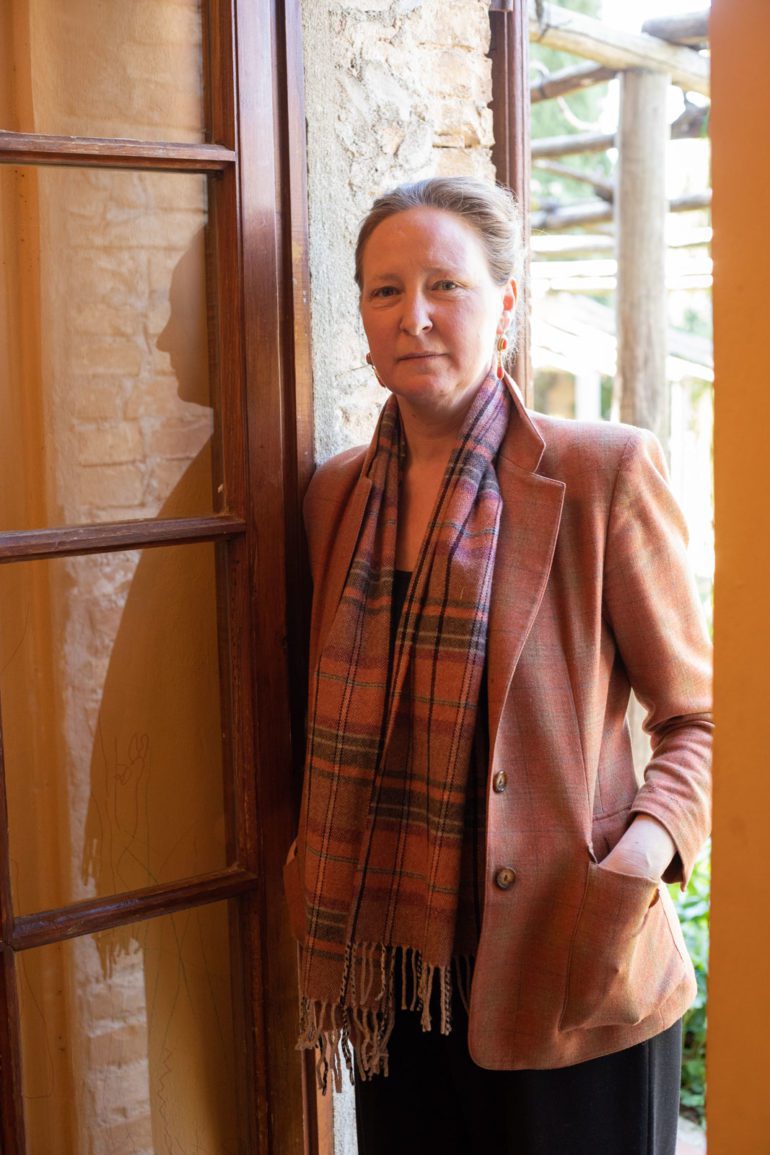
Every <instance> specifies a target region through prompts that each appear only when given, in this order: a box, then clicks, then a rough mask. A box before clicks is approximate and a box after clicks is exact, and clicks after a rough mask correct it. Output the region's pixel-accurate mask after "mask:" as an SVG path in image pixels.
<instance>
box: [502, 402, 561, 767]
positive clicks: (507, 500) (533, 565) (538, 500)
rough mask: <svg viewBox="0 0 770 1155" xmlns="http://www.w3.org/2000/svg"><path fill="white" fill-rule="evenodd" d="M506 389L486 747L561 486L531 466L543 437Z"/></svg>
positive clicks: (528, 624)
mask: <svg viewBox="0 0 770 1155" xmlns="http://www.w3.org/2000/svg"><path fill="white" fill-rule="evenodd" d="M509 384H510V383H509ZM511 392H512V396H513V402H514V411H513V412H512V414H511V420H510V422H509V426H508V432H507V434H506V437H505V440H504V442H503V444H502V446H501V447H500V453H499V455H498V459H497V477H498V482H499V485H500V492H501V495H502V498H503V508H502V513H501V516H500V530H499V534H498V541H497V556H496V558H495V573H494V578H493V579H492V597H491V604H490V611H489V638H488V644H487V681H488V693H489V741H490V751H493V750H494V745H495V739H496V737H497V730H498V726H499V723H500V717H501V715H502V712H503V707H504V705H505V699H506V696H507V694H508V687H509V686H510V683H511V678H512V677H513V673H514V670H515V669H516V664H517V662H518V660H519V657H520V655H521V651H522V649H523V647H524V643H525V641H526V640H527V635H528V634H529V631H530V629H531V628H532V623H533V622H534V620H535V616H536V614H537V611H538V609H539V607H540V603H541V601H542V599H543V594H544V593H545V587H546V584H547V582H548V575H549V574H550V571H551V563H552V561H553V554H554V549H555V547H556V538H557V535H558V532H559V524H560V521H561V511H562V505H563V502H564V491H565V485H564V482H562V481H555V480H553V479H552V478H550V477H543V476H542V475H540V474H538V473H535V472H534V471H535V469H537V466H538V465H539V463H540V459H541V457H542V454H543V450H544V448H545V446H544V442H543V439H542V437H541V436H540V434H539V432H538V431H537V430H536V429H535V427H534V425H533V424H532V421H531V419H530V417H529V415H528V414H527V412H526V410H525V408H524V405H523V403H522V401H521V400H520V398H519V396H518V394H517V393H516V392H515V391H514V389H512V390H511Z"/></svg>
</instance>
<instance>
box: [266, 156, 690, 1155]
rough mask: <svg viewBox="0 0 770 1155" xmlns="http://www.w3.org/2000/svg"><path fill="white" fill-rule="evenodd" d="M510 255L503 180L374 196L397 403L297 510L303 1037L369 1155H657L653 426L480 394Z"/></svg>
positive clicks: (660, 709) (514, 248)
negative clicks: (579, 417)
mask: <svg viewBox="0 0 770 1155" xmlns="http://www.w3.org/2000/svg"><path fill="white" fill-rule="evenodd" d="M520 265H521V251H520V243H519V231H518V226H517V220H516V212H515V208H514V206H513V203H512V201H511V199H510V197H509V196H508V195H507V194H506V193H505V192H504V191H503V190H500V189H494V188H491V187H487V186H486V185H484V184H481V183H479V182H476V181H472V180H468V179H461V178H454V179H444V180H442V179H437V180H431V181H424V182H420V183H418V184H415V185H407V186H403V187H402V188H399V189H396V190H394V191H393V192H392V193H390V194H388V195H386V196H384V197H381V198H380V199H379V200H377V201H376V202H375V204H374V206H373V208H372V210H371V212H370V213H369V215H368V216H367V218H366V219H365V221H364V223H363V226H362V229H361V232H360V235H359V241H358V247H357V253H356V279H357V283H358V286H359V289H360V293H361V296H360V305H361V316H362V319H363V325H364V330H365V332H366V336H367V339H368V342H369V350H370V352H369V356H368V358H367V359H368V360H369V361H370V363H371V365H372V367H373V369H374V372H375V373H376V375H377V377H378V380H379V381H380V383H381V384H382V385H383V387H384V388H385V389H387V390H388V391H389V393H390V396H389V398H388V400H387V402H386V404H385V406H384V409H383V412H382V415H381V418H380V421H379V424H378V427H377V430H376V431H375V434H374V437H373V440H372V442H371V445H370V446H369V447H368V448H363V449H357V450H353V451H350V452H348V453H343V454H340V455H339V456H338V457H335V458H334V459H332V460H331V461H329V462H327V463H326V464H325V465H323V466H322V467H321V468H320V469H319V470H318V472H317V473H316V475H315V477H314V478H313V481H312V483H311V486H310V489H309V491H308V495H307V500H306V507H305V513H306V525H307V532H308V540H309V545H310V556H311V566H312V572H313V582H314V603H313V612H312V623H311V664H310V669H311V687H310V700H309V713H308V717H309V736H308V754H307V768H306V779H305V790H304V795H303V804H302V812H301V817H300V828H299V836H298V840H297V844H296V846H295V847H294V848H293V849H292V852H291V854H290V856H289V861H288V862H287V868H286V874H287V892H288V894H289V898H290V907H291V909H292V917H293V924H294V926H295V930H296V933H297V936H298V938H299V939H300V942H301V947H302V949H301V952H300V957H301V962H300V976H299V979H300V995H301V1019H302V1025H301V1036H300V1043H299V1045H300V1046H301V1047H317V1048H318V1053H319V1056H320V1057H319V1075H320V1078H321V1080H322V1083H324V1082H325V1080H326V1077H327V1072H328V1070H329V1068H331V1070H332V1072H333V1075H334V1077H335V1079H336V1080H339V1077H340V1056H342V1059H343V1061H345V1062H346V1063H347V1064H348V1066H349V1067H352V1065H353V1064H355V1067H356V1070H357V1073H358V1078H357V1079H356V1101H357V1118H358V1130H359V1150H360V1152H361V1155H372V1153H379V1152H394V1151H399V1150H406V1151H412V1150H414V1151H418V1150H419V1151H422V1152H425V1153H430V1152H442V1155H446V1153H447V1152H454V1151H456V1152H458V1153H459V1152H462V1153H463V1155H466V1153H468V1152H477V1151H478V1152H485V1153H486V1152H492V1151H494V1152H505V1153H509V1152H517V1153H519V1152H521V1153H523V1155H533V1153H535V1152H543V1153H548V1155H582V1153H586V1155H588V1153H589V1152H590V1153H591V1155H596V1153H599V1155H615V1153H617V1155H633V1153H635V1152H639V1153H640V1155H641V1153H645V1155H649V1153H654V1155H666V1153H673V1151H674V1145H675V1132H676V1116H677V1105H678V1080H679V1070H678V1068H679V1050H680V1040H681V1031H680V1020H681V1015H682V1013H683V1012H684V1010H685V1009H686V1008H687V1006H688V1005H689V1003H690V1002H691V1000H692V998H693V995H694V992H695V982H694V976H693V973H692V966H691V964H690V962H689V959H688V958H687V952H686V950H685V947H684V943H683V940H682V935H681V931H680V929H679V925H678V922H677V918H676V914H675V911H674V909H673V906H672V904H671V901H670V898H669V895H668V893H667V890H666V887H665V885H664V882H665V881H672V880H674V879H676V880H678V881H680V882H681V884H682V885H683V886H684V885H685V884H686V880H687V877H688V874H689V872H690V870H691V867H692V864H693V861H694V858H695V856H696V854H697V851H698V849H699V847H700V845H701V843H702V842H703V840H704V838H705V836H706V833H707V823H708V782H709V770H708V766H709V751H710V738H711V722H710V715H709V713H708V710H709V652H708V645H707V640H706V636H705V632H704V629H703V624H702V620H701V615H700V612H699V608H698V603H697V598H696V595H695V591H694V588H693V584H692V582H691V580H690V577H689V575H688V571H687V564H686V558H685V530H684V526H683V524H682V519H681V515H680V513H679V511H678V509H677V507H676V505H675V503H674V501H673V499H672V497H671V494H670V492H669V489H668V486H667V484H666V480H665V476H664V466H663V462H662V457H661V452H660V449H659V447H658V445H657V443H656V442H655V440H654V438H652V437H651V436H650V435H649V434H647V433H645V432H643V431H641V430H638V429H632V428H629V427H627V426H621V425H610V424H587V423H582V422H570V421H561V420H556V419H553V418H548V417H544V416H541V415H539V414H530V413H528V412H527V411H526V410H525V409H524V407H523V405H522V403H521V401H520V399H519V397H518V396H517V393H516V390H515V388H514V387H513V385H512V383H511V381H510V380H509V379H508V378H507V377H506V376H505V374H504V371H503V367H502V349H503V346H504V343H505V335H506V333H507V332H508V331H509V329H510V327H511V324H512V321H513V316H514V310H515V305H516V297H517V273H518V269H519V267H520ZM630 687H633V688H634V690H635V692H636V694H637V696H638V697H639V699H640V701H641V702H642V703H643V705H644V706H645V708H646V711H647V715H646V729H647V731H648V733H649V734H650V737H651V740H652V751H653V753H652V758H651V760H650V762H649V764H648V766H647V767H646V769H645V774H644V781H643V783H642V785H641V786H640V785H639V784H638V783H637V780H636V778H635V776H634V770H633V765H632V759H631V748H630V742H629V736H628V731H627V728H626V725H625V712H626V706H627V702H628V697H629V690H630ZM351 1051H352V1055H351Z"/></svg>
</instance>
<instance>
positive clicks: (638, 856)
mask: <svg viewBox="0 0 770 1155" xmlns="http://www.w3.org/2000/svg"><path fill="white" fill-rule="evenodd" d="M675 854H676V845H675V843H674V840H673V838H672V837H671V835H670V834H669V832H668V831H667V830H666V828H665V826H663V825H662V823H660V822H658V820H657V818H653V817H652V815H650V814H637V815H636V817H635V818H634V820H633V822H632V823H631V825H630V826H629V828H628V830H627V831H626V832H625V834H624V835H623V837H622V838H621V839H620V841H619V842H618V843H617V845H616V846H614V847H613V848H612V850H611V851H610V853H609V854H608V855H607V857H606V858H603V859H602V861H601V863H600V864H599V865H600V866H601V867H602V868H603V869H605V870H614V871H615V872H616V873H618V874H632V875H637V876H638V877H640V878H651V879H653V880H654V881H655V882H657V881H659V880H660V879H661V878H662V876H663V873H664V871H665V870H666V868H667V867H668V866H669V864H670V862H671V860H672V859H673V857H674V855H675Z"/></svg>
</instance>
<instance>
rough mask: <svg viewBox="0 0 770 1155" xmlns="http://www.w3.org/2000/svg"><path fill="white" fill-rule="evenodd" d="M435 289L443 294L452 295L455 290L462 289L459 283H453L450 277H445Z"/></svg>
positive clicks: (437, 283)
mask: <svg viewBox="0 0 770 1155" xmlns="http://www.w3.org/2000/svg"><path fill="white" fill-rule="evenodd" d="M433 287H434V289H438V290H439V292H442V293H451V291H452V290H453V289H459V288H460V286H459V285H458V284H457V281H453V280H451V279H450V278H449V277H445V278H444V279H443V280H441V281H436V283H435V285H434V286H433Z"/></svg>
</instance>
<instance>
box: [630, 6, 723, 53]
mask: <svg viewBox="0 0 770 1155" xmlns="http://www.w3.org/2000/svg"><path fill="white" fill-rule="evenodd" d="M642 32H646V33H647V35H648V36H657V38H658V39H659V40H667V41H668V43H669V44H689V45H691V46H696V45H699V44H708V39H709V9H708V8H706V9H704V10H703V11H701V12H687V13H683V14H682V15H681V16H656V17H654V18H653V19H652V20H645V22H644V24H643V25H642Z"/></svg>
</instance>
